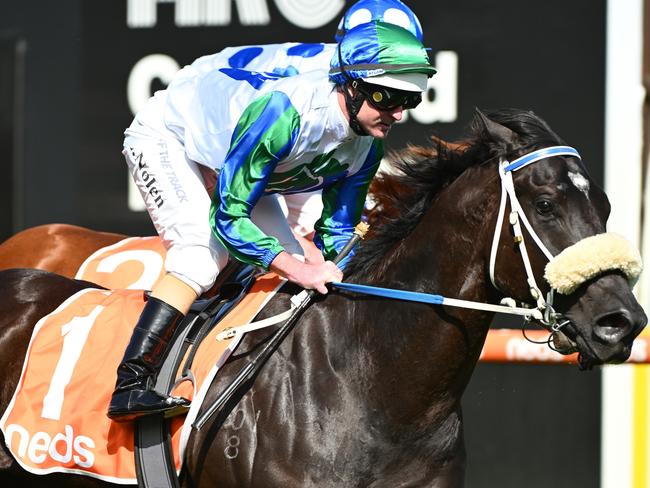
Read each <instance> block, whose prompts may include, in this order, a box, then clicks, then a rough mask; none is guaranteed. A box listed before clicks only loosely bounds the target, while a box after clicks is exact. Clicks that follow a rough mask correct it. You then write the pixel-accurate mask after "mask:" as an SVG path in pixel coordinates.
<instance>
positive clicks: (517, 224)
mask: <svg viewBox="0 0 650 488" xmlns="http://www.w3.org/2000/svg"><path fill="white" fill-rule="evenodd" d="M554 156H571V157H575V158H578V159H581V157H580V154H579V153H578V151H577V150H576V149H574V148H573V147H570V146H550V147H545V148H542V149H537V150H535V151H532V152H530V153H527V154H525V155H523V156H521V157H519V158H517V159H515V160H514V161H507V160H505V159H501V160H500V161H499V164H498V172H499V177H500V180H501V200H500V203H499V212H498V214H497V219H496V225H495V227H494V235H493V238H492V247H491V251H490V266H489V274H490V281H491V283H492V285H493V286H494V288H495V289H496V290H498V291H499V292H501V293H503V291H502V290H500V289H499V287H498V285H497V283H496V279H495V264H496V258H497V250H498V247H499V243H500V240H501V233H502V232H501V231H502V227H503V221H504V218H505V213H506V212H505V210H506V203H507V201H508V200H509V201H510V209H511V211H510V214H509V216H508V223H509V225H510V226H511V227H512V231H513V239H514V241H515V243H516V244H517V246H518V249H519V252H520V254H521V259H522V262H523V265H524V269H525V272H526V281H527V284H528V290H529V292H530V295H531V297H532V299H533V303H534V305H532V304H526V303H524V304H523V305H522V306H517V302H516V301H515V300H514V299H513V298H511V297H506V298H503V299H502V300H501V304H500V305H496V304H491V303H483V302H476V301H471V300H462V299H457V298H448V297H444V296H442V295H435V294H431V293H422V292H414V291H408V290H397V289H392V288H382V287H377V286H370V285H362V284H358V283H350V282H333V283H331V285H332V286H333V287H335V288H339V289H341V290H346V291H350V292H354V293H362V294H366V295H373V296H379V297H385V298H392V299H399V300H408V301H415V302H420V303H430V304H434V305H447V306H451V307H460V308H465V309H472V310H481V311H488V312H495V313H504V314H510V315H518V316H521V317H523V318H524V321H525V323H528V322H534V323H536V324H539V325H540V326H542V327H543V328H544V329H546V330H547V331H548V332H550V336H549V338H548V339H547V340H546V341H544V343H546V344H548V345H549V347H551V348H552V349H554V350H556V351H558V352H561V353H563V354H568V353H570V352H573V351H575V344H574V343H572V341H571V340H570V339H568V338H567V337H566V336H564V334H563V333H562V332H561V329H562V328H563V327H564V326H565V325H567V324H568V323H570V321H569V320H566V319H565V318H564V316H563V315H562V314H560V313H557V312H556V311H555V310H554V309H553V299H554V293H555V290H554V284H553V283H551V282H549V285H550V286H549V292H548V293H547V295H546V298H545V297H544V294H543V293H542V291H541V289H540V288H539V286H538V285H537V281H536V280H535V276H534V274H533V269H532V266H531V263H530V258H529V256H528V251H527V248H526V243H525V240H524V235H523V232H522V223H523V226H524V227H525V228H526V230H527V231H528V234H529V235H530V236H531V238H532V239H533V241H535V244H536V245H537V247H538V248H539V249H540V251H541V252H542V254H543V255H544V256H546V258H547V259H548V261H549V264H552V263H558V261H557V260H558V258H559V257H561V255H562V254H563V253H564V252H565V251H567V250H571V249H575V250H578V249H582V248H581V247H580V246H581V245H582V244H583V243H584V242H585V241H587V240H588V239H592V238H594V237H592V238H589V237H588V238H585V239H582V240H580V241H578V242H577V243H576V244H573V245H572V246H569V247H568V248H567V249H565V250H564V251H563V253H560V255H558V256H554V255H553V254H552V253H551V252H550V251H549V250H548V248H547V247H546V246H545V245H544V243H543V242H542V240H541V239H540V237H539V236H538V235H537V233H536V232H535V230H534V229H533V227H532V225H531V224H530V222H529V220H528V218H527V217H526V215H525V213H524V211H523V208H522V206H521V204H520V203H519V199H518V198H517V192H516V190H515V185H514V181H513V176H512V174H513V173H514V172H515V171H517V170H519V169H521V168H524V167H526V166H528V165H530V164H533V163H536V162H538V161H541V160H542V159H547V158H550V157H554ZM604 235H605V234H601V236H604ZM599 237H600V236H595V238H599ZM632 261H634V259H633V260H632ZM547 269H548V265H547ZM639 272H640V271H639ZM634 274H636V275H637V276H638V273H632V275H633V276H632V278H634ZM547 281H548V277H547ZM558 289H559V290H560V292H562V291H561V289H560V288H558ZM305 293H307V291H306V290H303V291H302V292H301V293H299V294H297V295H295V296H294V297H292V299H291V301H292V306H291V309H290V310H287V311H286V312H284V313H282V314H280V315H277V316H275V317H270V318H268V319H265V320H262V321H259V322H253V323H250V324H247V325H243V326H240V327H234V328H232V329H230V330H229V331H228V333H227V334H223V336H222V337H218V339H227V338H230V337H234V336H235V335H236V334H240V333H242V334H243V333H245V332H249V331H252V330H256V329H259V328H262V327H268V326H269V325H273V324H276V323H278V322H281V321H283V320H286V317H287V316H289V315H290V314H291V313H292V312H293V310H295V309H296V308H297V307H298V306H299V304H300V303H302V300H303V297H302V295H304V294H305ZM224 332H225V331H224ZM524 334H525V331H524ZM529 340H531V339H529ZM533 342H534V341H533Z"/></svg>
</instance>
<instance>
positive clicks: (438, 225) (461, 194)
mask: <svg viewBox="0 0 650 488" xmlns="http://www.w3.org/2000/svg"><path fill="white" fill-rule="evenodd" d="M499 188H500V187H499V182H498V175H497V173H496V169H495V168H494V167H493V166H492V165H487V166H479V167H473V168H470V169H468V170H466V171H465V173H463V174H462V175H461V176H459V177H458V178H457V179H456V180H455V181H454V182H452V183H451V184H450V185H449V186H448V187H447V188H446V189H445V190H443V191H442V192H441V193H440V194H439V195H438V196H437V198H436V199H435V200H434V202H433V203H432V205H431V207H430V208H429V209H428V211H427V212H426V214H425V215H424V216H423V218H422V219H421V221H420V223H419V224H418V226H417V227H416V228H415V229H414V231H413V232H412V233H411V234H410V235H408V236H406V237H405V238H404V240H403V241H402V242H401V243H400V245H399V246H398V249H396V251H395V252H393V253H392V255H390V256H389V257H388V259H389V260H390V263H389V264H388V265H387V266H386V272H385V274H384V276H383V277H382V279H381V280H382V281H383V282H386V283H390V282H394V283H396V284H399V285H401V286H404V287H408V288H409V289H412V290H418V291H424V292H428V293H435V294H442V295H444V296H448V297H452V298H463V299H466V300H475V301H485V300H487V299H489V298H492V297H493V296H494V290H493V289H492V288H491V286H490V284H489V276H488V274H487V270H488V262H487V260H488V259H489V250H490V245H491V242H492V235H493V232H494V225H495V221H496V212H497V210H498V202H499V196H500V189H499Z"/></svg>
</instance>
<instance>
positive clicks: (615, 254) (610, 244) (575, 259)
mask: <svg viewBox="0 0 650 488" xmlns="http://www.w3.org/2000/svg"><path fill="white" fill-rule="evenodd" d="M642 268H643V264H642V262H641V254H640V253H639V251H638V250H637V249H636V248H635V247H634V246H633V245H632V243H631V242H630V241H628V240H627V239H625V238H624V237H623V236H620V235H618V234H614V233H612V232H607V233H605V234H598V235H595V236H591V237H586V238H585V239H582V240H581V241H579V242H576V243H575V244H574V245H572V246H569V247H567V248H566V249H565V250H564V251H562V252H561V253H560V254H558V255H557V256H555V257H554V258H553V259H552V260H551V261H550V262H549V263H548V264H547V265H546V272H545V274H544V277H545V278H546V281H548V283H549V284H550V285H551V286H552V287H553V288H554V289H555V290H557V291H558V293H562V294H563V295H570V294H571V293H573V291H575V289H576V288H578V287H579V286H580V285H581V284H582V283H584V282H585V281H587V280H590V279H591V278H594V277H595V276H598V275H599V274H602V273H603V272H605V271H612V270H619V271H621V272H623V274H625V276H627V279H628V281H629V282H630V285H631V286H634V284H635V283H636V281H637V279H638V278H639V274H641V270H642Z"/></svg>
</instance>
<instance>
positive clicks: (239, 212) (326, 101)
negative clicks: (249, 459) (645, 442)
mask: <svg viewBox="0 0 650 488" xmlns="http://www.w3.org/2000/svg"><path fill="white" fill-rule="evenodd" d="M434 73H435V69H434V68H433V67H432V66H431V64H430V62H429V59H428V56H427V53H426V50H425V48H424V46H423V45H422V43H421V42H420V41H419V40H418V39H417V37H415V36H414V35H413V34H411V33H410V32H409V31H408V30H406V29H403V28H401V27H399V26H396V25H394V24H388V23H383V22H371V23H364V24H361V25H359V26H357V27H355V28H353V29H351V30H350V31H348V32H347V33H346V34H345V35H344V36H343V38H342V39H341V41H340V42H339V43H338V45H337V49H336V50H335V53H334V55H333V56H332V60H331V69H330V70H329V73H328V72H327V71H324V70H322V71H321V70H317V71H311V72H308V73H304V74H301V75H296V76H291V77H280V76H277V75H273V74H270V73H259V72H255V71H247V70H243V69H237V68H220V69H215V70H212V71H208V72H205V73H191V74H190V73H188V72H187V71H186V70H181V71H180V72H179V73H178V75H177V76H176V77H175V78H174V79H173V80H172V82H171V83H170V85H169V86H168V87H167V89H166V90H162V91H159V92H157V93H156V94H155V95H154V96H153V97H152V98H151V99H150V100H149V101H148V102H147V105H146V106H145V107H144V109H143V110H141V111H140V112H138V114H137V115H136V116H135V119H134V121H133V123H132V124H131V126H130V127H129V128H128V129H127V130H126V132H125V134H126V137H125V141H124V151H123V154H124V156H125V158H126V161H127V164H128V166H129V169H130V171H131V174H132V176H133V178H134V181H135V183H136V186H137V187H138V188H139V190H140V192H141V194H142V197H143V199H144V201H145V204H146V207H147V210H148V211H149V214H150V216H151V219H152V221H153V224H154V226H155V227H156V230H157V231H158V233H159V234H160V236H161V238H162V241H163V243H164V244H165V246H166V247H167V258H166V261H165V271H166V274H165V275H164V277H163V278H162V279H161V280H160V281H159V282H158V283H156V285H155V286H154V288H153V290H152V292H151V296H150V297H149V299H148V301H147V303H146V304H145V307H144V310H143V311H142V314H141V316H140V319H139V320H138V323H137V324H136V327H135V330H134V332H133V335H132V337H131V340H130V343H129V345H128V346H127V350H126V352H125V354H124V358H123V359H122V362H121V364H120V366H119V367H118V373H117V383H116V387H115V391H114V392H113V397H112V399H111V403H110V406H109V411H108V415H109V417H111V418H113V419H115V420H130V419H133V418H134V417H137V416H141V415H147V414H152V413H159V412H164V413H165V415H166V416H171V415H175V414H177V413H180V412H182V411H184V410H186V409H187V408H188V406H189V402H188V400H186V399H184V398H178V397H171V396H166V395H162V394H160V393H158V392H155V391H154V390H153V389H151V388H152V385H153V382H154V379H155V377H156V374H157V371H158V369H159V367H160V366H161V364H162V361H163V359H164V357H165V355H166V353H167V349H168V343H169V341H170V339H171V338H172V336H173V335H174V332H175V330H176V328H177V326H178V325H179V324H180V322H181V321H182V319H183V316H184V314H185V313H187V311H188V310H189V308H190V306H191V304H192V303H193V302H194V300H195V299H196V298H197V297H198V296H199V295H200V294H201V293H202V292H204V291H205V290H207V289H209V288H210V287H211V286H212V284H213V283H214V281H215V279H216V277H217V275H218V274H219V272H220V271H221V270H222V269H223V267H224V266H225V265H226V263H227V260H228V256H229V254H231V255H233V256H234V257H235V258H237V259H239V260H241V261H244V262H247V263H252V264H255V265H257V266H260V267H261V268H264V269H266V270H271V271H273V272H275V273H277V274H279V275H280V276H283V277H285V278H287V279H288V280H290V281H293V282H295V283H297V284H298V285H300V286H301V287H303V288H307V289H315V290H317V291H319V292H320V293H327V288H326V284H327V283H328V282H331V281H337V280H341V279H342V272H341V271H340V269H339V268H338V267H337V266H336V265H335V264H334V263H332V262H331V261H326V260H325V259H331V258H333V257H334V256H335V255H336V254H337V252H338V251H339V250H340V249H341V248H342V247H343V246H344V245H345V243H346V242H347V241H348V239H349V238H350V237H351V236H352V232H353V230H354V226H355V225H356V224H357V223H358V222H359V220H360V218H361V211H362V208H363V204H364V200H365V197H366V193H367V190H368V186H369V184H370V180H371V179H372V177H373V176H374V174H375V172H376V171H377V168H378V167H379V163H380V161H381V158H382V155H383V140H384V139H385V138H386V136H387V134H388V131H389V129H390V127H391V126H392V124H393V123H395V122H396V121H398V120H400V119H401V118H402V112H403V110H405V109H408V108H413V107H415V106H416V105H417V104H418V103H419V102H420V101H421V99H422V97H421V93H422V91H423V90H425V89H426V87H427V79H428V78H429V77H430V76H432V75H433V74H434ZM199 166H206V167H208V168H212V169H214V170H215V171H217V172H219V177H218V181H217V187H216V190H215V193H214V196H213V197H212V200H210V197H209V196H208V194H207V193H206V191H205V189H204V186H203V179H202V177H201V173H200V170H199ZM314 190H322V192H323V197H322V199H323V202H324V205H323V211H322V215H321V218H320V219H319V220H318V222H317V223H316V225H315V228H316V238H315V239H314V242H315V243H316V244H317V246H318V247H319V248H320V249H321V251H322V254H321V255H319V259H317V260H314V259H310V260H307V261H305V260H304V259H303V256H302V248H301V247H300V245H299V244H298V242H297V241H296V239H295V237H294V236H293V234H292V232H291V230H290V228H289V225H288V223H287V220H286V218H285V216H284V214H283V213H282V210H281V209H280V208H279V205H278V195H279V194H292V193H301V192H307V191H314Z"/></svg>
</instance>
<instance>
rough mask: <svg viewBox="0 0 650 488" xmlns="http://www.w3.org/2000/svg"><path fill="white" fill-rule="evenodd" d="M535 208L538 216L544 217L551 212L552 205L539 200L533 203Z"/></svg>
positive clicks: (544, 200)
mask: <svg viewBox="0 0 650 488" xmlns="http://www.w3.org/2000/svg"><path fill="white" fill-rule="evenodd" d="M535 208H536V209H537V212H538V213H539V214H541V215H546V214H549V213H551V212H552V211H553V204H552V203H551V202H550V200H546V199H540V200H537V201H536V202H535Z"/></svg>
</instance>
